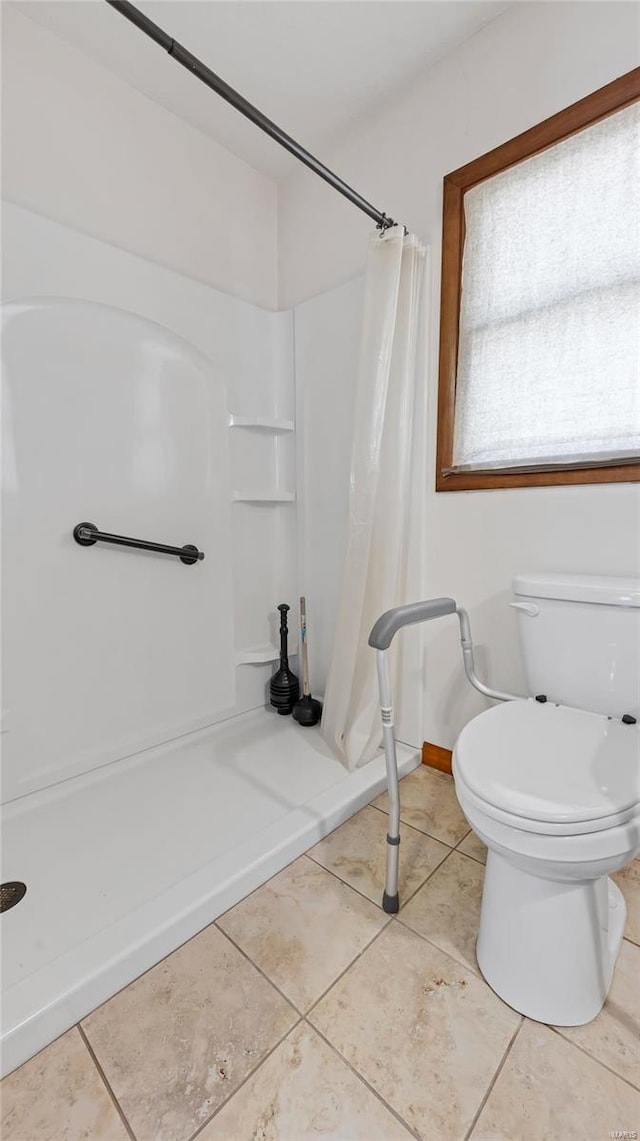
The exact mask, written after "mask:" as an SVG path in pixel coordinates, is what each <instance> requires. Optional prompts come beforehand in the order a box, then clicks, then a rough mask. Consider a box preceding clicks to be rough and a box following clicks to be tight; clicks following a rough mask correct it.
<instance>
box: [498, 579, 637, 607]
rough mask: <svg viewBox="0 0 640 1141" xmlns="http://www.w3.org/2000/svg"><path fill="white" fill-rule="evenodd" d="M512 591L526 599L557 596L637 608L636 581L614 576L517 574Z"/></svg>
mask: <svg viewBox="0 0 640 1141" xmlns="http://www.w3.org/2000/svg"><path fill="white" fill-rule="evenodd" d="M513 593H514V594H521V595H526V596H527V598H558V599H564V600H565V601H569V602H592V603H599V604H600V605H602V606H624V607H639V608H640V580H639V579H637V578H631V577H629V578H618V577H616V576H614V575H595V574H594V575H590V574H519V575H516V577H515V578H514V580H513Z"/></svg>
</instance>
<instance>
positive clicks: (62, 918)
mask: <svg viewBox="0 0 640 1141" xmlns="http://www.w3.org/2000/svg"><path fill="white" fill-rule="evenodd" d="M3 229H4V234H3V238H4V283H3V284H4V293H5V299H9V298H10V299H13V300H20V299H22V300H25V299H27V298H31V297H33V296H35V295H38V296H40V297H42V296H43V295H44V296H46V297H50V298H56V297H58V298H59V297H76V298H82V299H83V300H84V301H86V300H89V301H93V302H98V303H102V305H111V306H113V305H115V306H117V307H118V308H119V309H125V310H127V311H128V312H129V313H132V314H137V315H139V316H142V317H144V318H148V319H151V320H153V321H155V322H158V323H159V324H160V325H161V326H163V327H164V329H166V330H169V331H170V332H169V334H168V335H169V338H170V341H171V343H172V344H178V343H179V342H177V341H176V339H175V338H173V339H172V338H171V334H174V333H176V334H178V335H179V336H181V337H185V338H186V340H187V341H188V342H189V343H190V344H191V345H193V346H194V347H195V348H196V349H198V350H199V351H200V353H202V354H204V359H206V362H207V363H206V368H208V367H209V366H210V368H211V381H212V383H214V384H215V386H216V387H218V388H222V389H224V391H225V392H226V397H227V401H228V412H227V414H226V416H225V430H226V431H227V433H228V436H227V439H226V441H225V444H226V446H228V448H229V452H230V462H229V465H228V471H229V479H228V483H227V484H226V489H227V494H228V497H229V503H228V510H229V511H230V513H231V535H230V536H229V534H228V532H226V531H225V533H224V534H222V533H221V535H220V544H219V548H217V545H216V543H215V533H214V534H213V536H211V535H210V536H209V540H208V541H209V544H210V545H211V543H212V542H213V547H212V549H211V550H210V552H209V551H207V555H208V556H209V557H210V558H211V559H214V558H218V559H221V560H225V559H226V560H228V562H229V569H230V572H231V575H232V578H233V594H234V599H233V603H232V600H231V597H229V599H228V606H229V609H232V611H233V623H232V625H233V635H234V636H233V638H232V639H231V640H230V642H229V645H228V654H229V657H230V660H229V663H228V669H229V671H230V673H231V675H232V677H233V678H234V679H235V702H234V703H232V704H231V705H229V697H228V693H227V694H226V695H225V698H224V700H221V701H220V702H219V703H218V705H216V703H215V701H213V703H212V707H211V712H210V720H211V722H216V721H217V722H218V723H217V724H212V725H211V726H210V727H209V728H204V729H199V727H198V726H197V725H194V726H193V728H194V729H197V730H198V731H196V732H190V733H186V735H183V736H181V737H180V738H178V739H176V740H172V741H168V742H165V743H163V744H158V745H156V746H154V747H153V748H146V749H144V751H142V752H139V751H138V752H135V753H133V755H129V756H123V753H126V752H127V749H126V748H122V749H121V750H120V751H118V748H117V747H114V748H113V749H112V750H111V752H109V751H108V750H107V751H105V753H104V755H102V756H101V757H100V758H98V761H97V762H96V757H95V756H93V757H92V758H91V757H89V755H87V758H86V761H80V762H78V759H77V758H71V757H68V758H66V759H64V758H63V763H57V765H56V764H53V765H52V766H50V767H49V769H48V771H47V772H42V771H41V772H40V773H39V774H38V772H37V769H38V766H39V763H40V762H39V758H38V757H37V756H33V757H31V756H30V753H29V750H28V749H26V750H23V751H22V753H21V762H20V763H21V765H22V766H24V772H20V769H19V768H18V778H19V779H18V785H17V793H16V786H14V790H13V792H12V793H11V791H10V790H8V791H9V794H10V795H12V796H13V797H15V798H14V799H11V800H10V802H9V803H8V804H6V805H5V806H4V809H3V816H4V824H3V834H2V842H3V859H2V864H3V867H2V878H3V879H4V880H12V879H17V880H24V881H25V882H26V883H27V885H28V891H27V894H26V896H25V897H24V899H23V900H22V901H21V903H20V905H19V906H18V907H16V908H15V910H12V911H10V912H8V913H7V914H6V915H5V916H3V928H4V930H3V936H4V937H3V947H2V981H3V987H4V995H3V1023H4V1025H3V1040H2V1072H3V1073H6V1072H9V1071H10V1070H11V1069H13V1068H14V1067H15V1066H17V1065H19V1064H20V1063H21V1062H22V1061H24V1060H25V1059H26V1058H28V1057H29V1056H31V1055H32V1054H33V1053H35V1052H36V1051H37V1050H38V1049H40V1048H41V1047H43V1046H44V1045H46V1043H47V1042H49V1041H51V1040H52V1039H53V1038H54V1037H56V1036H57V1035H58V1034H60V1033H62V1032H63V1031H64V1030H65V1029H66V1028H67V1027H68V1026H70V1025H72V1024H73V1023H74V1022H76V1021H77V1020H78V1019H79V1018H81V1017H83V1016H84V1015H86V1014H87V1013H88V1012H89V1011H90V1010H91V1009H93V1008H94V1007H95V1006H96V1005H97V1004H99V1003H100V1002H102V1001H104V1000H105V999H106V998H108V997H109V996H110V995H111V994H113V993H114V992H115V991H116V990H118V989H119V988H120V987H122V986H124V985H126V984H127V983H128V982H130V981H131V980H132V979H134V978H135V977H137V975H139V974H140V973H141V972H142V971H144V970H146V969H148V968H149V967H150V966H152V965H153V964H154V963H156V962H157V961H158V959H159V958H161V957H162V956H163V955H165V954H167V953H169V952H170V951H171V950H173V949H174V948H175V947H177V946H178V945H179V944H180V943H182V942H184V940H185V939H188V938H190V937H191V936H192V935H194V934H195V933H196V932H197V931H198V930H200V929H201V928H202V927H203V926H205V925H206V924H207V923H209V922H211V921H212V920H214V919H215V918H216V917H217V916H218V915H220V914H221V913H222V912H223V911H225V910H226V909H228V908H229V907H231V906H232V905H233V904H234V903H236V902H237V901H238V900H239V899H241V898H242V897H243V896H244V895H246V894H247V893H248V892H249V891H251V890H253V889H254V888H255V887H257V886H258V885H259V884H260V883H262V882H264V880H265V879H267V878H268V877H269V876H270V875H273V874H275V873H276V872H277V871H278V870H280V869H281V868H282V867H283V866H285V865H286V864H287V863H288V862H289V861H290V860H292V859H294V858H296V857H297V856H298V855H299V854H300V853H301V852H302V851H304V850H305V849H306V848H307V847H309V846H310V845H312V844H313V843H315V842H316V841H317V840H319V839H320V838H321V837H322V836H324V835H326V834H327V832H329V831H330V830H331V829H332V828H334V827H336V826H337V825H338V824H339V823H341V822H342V821H343V820H345V819H347V818H348V817H349V816H350V815H352V813H353V812H354V811H356V810H357V809H358V808H359V807H360V806H361V805H363V804H365V803H366V802H367V801H369V800H370V799H371V798H372V797H373V796H375V795H376V794H377V793H378V792H379V791H381V789H382V788H383V787H384V766H383V760H382V757H379V758H376V760H375V761H374V762H373V763H372V764H371V765H369V766H367V767H366V769H363V770H362V771H361V772H358V773H354V774H349V773H347V772H346V771H345V769H344V768H343V767H342V765H341V764H340V763H339V762H338V761H337V760H335V758H333V757H332V756H331V754H330V752H329V750H328V749H327V748H326V746H325V745H324V744H323V743H322V741H321V739H320V736H319V733H318V731H317V730H303V729H301V728H300V727H298V726H297V725H295V724H294V723H293V722H292V721H291V719H284V718H280V717H278V716H277V715H276V714H274V713H273V712H271V711H268V710H266V709H265V708H264V705H265V694H266V686H267V683H268V678H269V676H270V674H271V672H272V666H271V665H270V661H269V659H270V658H271V657H272V656H273V653H274V651H273V650H271V648H270V646H271V645H272V643H273V641H274V638H275V633H276V631H275V626H274V624H273V621H272V622H270V621H269V619H268V615H269V613H270V612H271V613H273V609H274V604H275V603H276V602H277V601H279V600H280V599H284V598H286V599H289V600H291V601H292V602H293V601H295V599H296V597H297V593H298V584H297V570H296V527H295V521H296V504H295V503H294V502H293V499H294V497H295V465H294V442H295V441H294V432H293V431H292V427H293V420H294V396H293V363H292V352H293V346H292V340H293V337H292V320H291V315H290V314H278V313H271V312H268V311H265V310H260V309H258V308H256V307H255V306H251V305H248V304H246V303H244V302H241V301H238V300H236V299H233V298H230V297H228V296H226V295H224V294H221V293H217V292H216V291H215V290H212V289H210V288H209V287H207V286H203V285H201V284H199V283H196V282H193V281H191V280H190V279H188V278H182V277H180V276H179V275H178V274H175V273H173V272H172V271H169V270H166V269H163V268H161V267H159V266H156V265H153V264H151V263H149V262H145V261H144V260H143V259H140V258H137V257H135V256H133V255H130V254H127V253H125V252H124V251H122V250H118V249H116V248H115V247H111V246H107V245H105V244H103V243H101V242H98V241H96V240H95V239H92V238H88V237H86V236H84V235H82V234H80V233H78V232H77V231H74V230H71V229H68V228H67V227H64V226H61V225H59V224H58V223H54V222H50V221H48V220H46V219H44V218H42V217H40V216H38V215H34V214H32V213H31V212H29V211H26V210H24V209H22V208H20V207H16V206H13V205H5V207H4V212H3ZM90 308H92V307H90ZM98 309H99V311H100V312H106V311H103V310H102V308H101V306H98ZM125 319H126V318H125ZM133 324H134V325H136V324H139V323H137V322H136V321H135V320H134V322H133ZM143 324H144V323H143ZM159 336H160V339H161V340H162V337H163V336H164V334H162V332H161V331H160V333H159ZM85 348H86V344H85ZM196 356H197V354H196ZM234 421H235V422H234ZM112 427H113V425H112ZM220 439H221V440H222V437H220ZM221 446H222V445H221ZM280 500H282V502H281V501H280ZM105 502H106V500H105ZM65 519H66V516H65ZM79 521H80V520H76V519H75V517H74V518H73V519H70V521H69V526H70V527H71V526H72V525H73V523H75V522H79ZM95 522H97V523H98V524H100V522H101V520H100V519H96V520H95ZM59 526H62V524H61V523H60V524H59ZM125 533H126V532H125ZM141 537H147V536H146V535H145V536H141ZM148 537H150V538H156V539H158V540H160V541H162V540H163V538H165V536H164V535H161V534H155V533H154V534H153V535H152V534H151V533H150V534H149V536H148ZM192 538H193V540H194V541H197V538H198V537H197V536H196V535H194V536H192ZM186 541H190V540H189V539H188V537H187V538H186ZM44 549H45V550H46V544H45V547H44ZM71 553H73V548H71ZM109 553H110V554H111V555H112V556H117V554H118V552H117V551H116V552H114V551H111V552H108V551H105V550H104V549H100V548H93V549H90V550H88V551H85V550H82V549H80V548H78V549H77V551H75V554H76V555H77V556H78V559H82V560H83V561H82V564H80V563H79V562H78V563H77V565H78V566H80V565H82V566H83V567H86V568H87V569H88V568H89V566H91V568H92V572H93V571H97V570H98V562H97V561H96V559H95V556H96V555H97V556H98V558H100V556H104V555H107V554H109ZM120 556H121V558H122V559H123V560H127V562H126V564H125V563H124V562H122V563H119V565H120V566H125V565H126V566H129V565H130V564H129V562H128V560H129V559H131V558H133V559H134V560H138V559H140V558H142V556H139V555H135V554H133V553H132V552H120ZM40 560H41V566H42V551H41V552H40ZM161 564H162V561H160V562H157V561H155V560H154V561H152V563H150V564H148V569H149V570H154V571H157V570H162V571H163V573H164V572H165V571H176V572H180V571H181V572H183V574H184V577H182V575H179V573H176V574H175V576H174V581H175V582H176V586H182V585H185V586H186V585H188V583H189V581H192V582H193V581H195V580H193V579H191V580H190V579H189V577H188V576H189V575H193V574H194V573H196V574H197V573H198V571H199V570H201V569H202V567H200V566H198V567H192V568H185V567H178V566H173V565H172V564H170V565H169V566H167V565H166V564H165V565H161ZM74 565H76V564H74ZM112 565H114V564H113V562H112ZM203 565H206V563H205V564H203ZM131 566H132V569H133V566H134V564H131ZM138 566H139V564H138ZM42 570H43V572H44V571H45V570H46V568H45V567H42ZM104 581H105V580H104V579H103V578H101V577H99V576H98V577H97V578H96V582H98V583H99V582H102V583H103V586H104ZM176 597H179V595H176ZM33 629H34V631H35V630H37V626H35V625H34V627H33ZM294 629H295V617H294ZM213 636H214V637H215V632H214V633H213ZM225 645H226V643H225ZM33 652H34V653H35V652H37V647H35V646H34V647H33ZM225 653H227V650H225ZM203 660H205V661H206V654H205V658H204V659H203ZM225 668H226V667H225ZM23 676H25V677H27V676H28V675H27V674H25V675H23ZM107 697H108V694H107V693H106V692H105V700H106V699H107ZM36 713H37V711H35V710H34V714H36ZM4 728H5V729H8V730H9V732H12V726H11V713H10V711H9V717H8V720H7V722H6V725H5V726H4ZM181 731H183V732H184V730H181ZM156 739H157V738H156ZM133 747H134V749H139V748H140V747H141V744H140V743H137V744H136V743H135V742H134V745H133ZM130 751H131V750H129V752H130ZM419 759H420V758H419V756H418V754H417V753H415V751H413V750H411V749H408V748H407V749H403V750H402V769H403V771H404V772H407V771H409V770H410V769H411V768H413V767H415V766H416V765H417V764H418V763H419ZM59 760H60V758H58V761H59ZM96 763H98V765H99V767H94V766H95V764H96ZM30 766H31V768H30ZM22 778H23V779H24V783H22ZM45 786H47V787H45ZM21 788H22V789H26V788H29V789H32V790H33V791H30V792H29V793H28V794H27V795H20V790H21Z"/></svg>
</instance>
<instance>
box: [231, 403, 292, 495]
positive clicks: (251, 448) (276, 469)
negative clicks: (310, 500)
mask: <svg viewBox="0 0 640 1141" xmlns="http://www.w3.org/2000/svg"><path fill="white" fill-rule="evenodd" d="M229 428H230V429H231V433H230V435H231V483H232V487H233V499H234V501H235V502H237V503H291V502H293V501H294V500H295V451H294V423H293V420H277V419H267V418H264V419H258V418H251V417H248V416H235V415H233V413H232V414H231V415H230V416H229Z"/></svg>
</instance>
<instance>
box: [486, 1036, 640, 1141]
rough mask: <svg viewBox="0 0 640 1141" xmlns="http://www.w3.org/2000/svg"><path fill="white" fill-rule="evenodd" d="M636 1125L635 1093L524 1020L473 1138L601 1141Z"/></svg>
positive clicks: (638, 1097)
mask: <svg viewBox="0 0 640 1141" xmlns="http://www.w3.org/2000/svg"><path fill="white" fill-rule="evenodd" d="M639 1127H640V1094H638V1092H637V1091H636V1090H634V1089H632V1088H631V1086H629V1085H627V1083H626V1082H623V1081H622V1080H621V1078H617V1077H616V1076H615V1074H612V1073H610V1072H609V1070H605V1068H604V1066H600V1065H599V1064H598V1062H594V1061H593V1059H592V1058H589V1057H587V1055H586V1054H583V1053H582V1051H581V1050H578V1049H576V1047H575V1046H572V1045H571V1043H570V1042H566V1041H565V1040H564V1038H560V1037H559V1036H558V1035H557V1034H554V1032H553V1030H548V1029H547V1027H546V1026H541V1025H540V1024H539V1023H537V1022H526V1023H525V1025H524V1026H523V1027H522V1029H521V1031H520V1033H519V1034H518V1037H517V1038H516V1040H515V1042H514V1045H513V1048H512V1050H511V1051H510V1053H509V1056H508V1058H507V1060H506V1062H505V1064H504V1067H503V1069H502V1070H501V1071H500V1074H499V1076H498V1080H497V1081H496V1084H495V1086H494V1088H493V1090H492V1091H491V1093H490V1095H489V1097H488V1099H487V1103H486V1105H485V1106H484V1108H483V1110H482V1113H481V1114H480V1117H479V1118H478V1122H477V1124H476V1127H475V1129H474V1130H473V1132H472V1134H471V1138H472V1141H514V1138H517V1141H558V1139H559V1138H562V1141H606V1139H607V1138H608V1137H610V1136H612V1131H613V1130H617V1129H619V1130H637V1129H638V1128H639Z"/></svg>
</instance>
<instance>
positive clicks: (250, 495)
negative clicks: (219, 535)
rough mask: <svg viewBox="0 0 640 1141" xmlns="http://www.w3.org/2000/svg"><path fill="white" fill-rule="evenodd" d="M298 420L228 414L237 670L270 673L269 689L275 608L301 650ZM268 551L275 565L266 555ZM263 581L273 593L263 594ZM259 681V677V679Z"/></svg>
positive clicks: (276, 644) (263, 681)
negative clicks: (280, 608)
mask: <svg viewBox="0 0 640 1141" xmlns="http://www.w3.org/2000/svg"><path fill="white" fill-rule="evenodd" d="M294 427H295V425H294V422H293V420H288V419H284V418H277V417H251V416H240V415H235V414H233V413H232V414H230V416H229V436H230V452H231V484H232V488H233V490H232V498H233V501H234V514H233V535H234V565H235V570H236V582H237V584H238V589H237V591H236V617H235V627H236V652H235V660H236V665H237V666H250V667H253V668H252V670H251V672H252V673H254V672H255V667H257V666H263V667H267V668H265V669H263V671H261V673H262V676H261V678H260V681H259V683H258V684H261V685H263V686H264V687H265V691H266V681H267V679H268V676H269V675H270V673H271V672H272V663H273V662H275V661H276V660H277V658H278V655H279V636H278V629H277V625H278V624H277V611H276V609H275V608H276V605H277V603H278V602H282V601H287V602H289V603H290V604H291V605H292V607H293V608H292V611H291V631H292V637H291V649H292V654H293V653H295V652H296V650H297V608H296V607H295V605H294V603H295V595H296V593H297V589H296V566H295V550H296V542H295V498H296V494H295V434H294ZM266 551H270V553H271V557H270V565H269V566H267V565H266V560H265V557H264V553H265V552H266ZM265 577H266V578H267V579H268V580H270V582H271V584H272V585H271V593H270V595H268V596H266V595H265V591H264V580H265ZM256 680H257V679H256Z"/></svg>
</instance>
